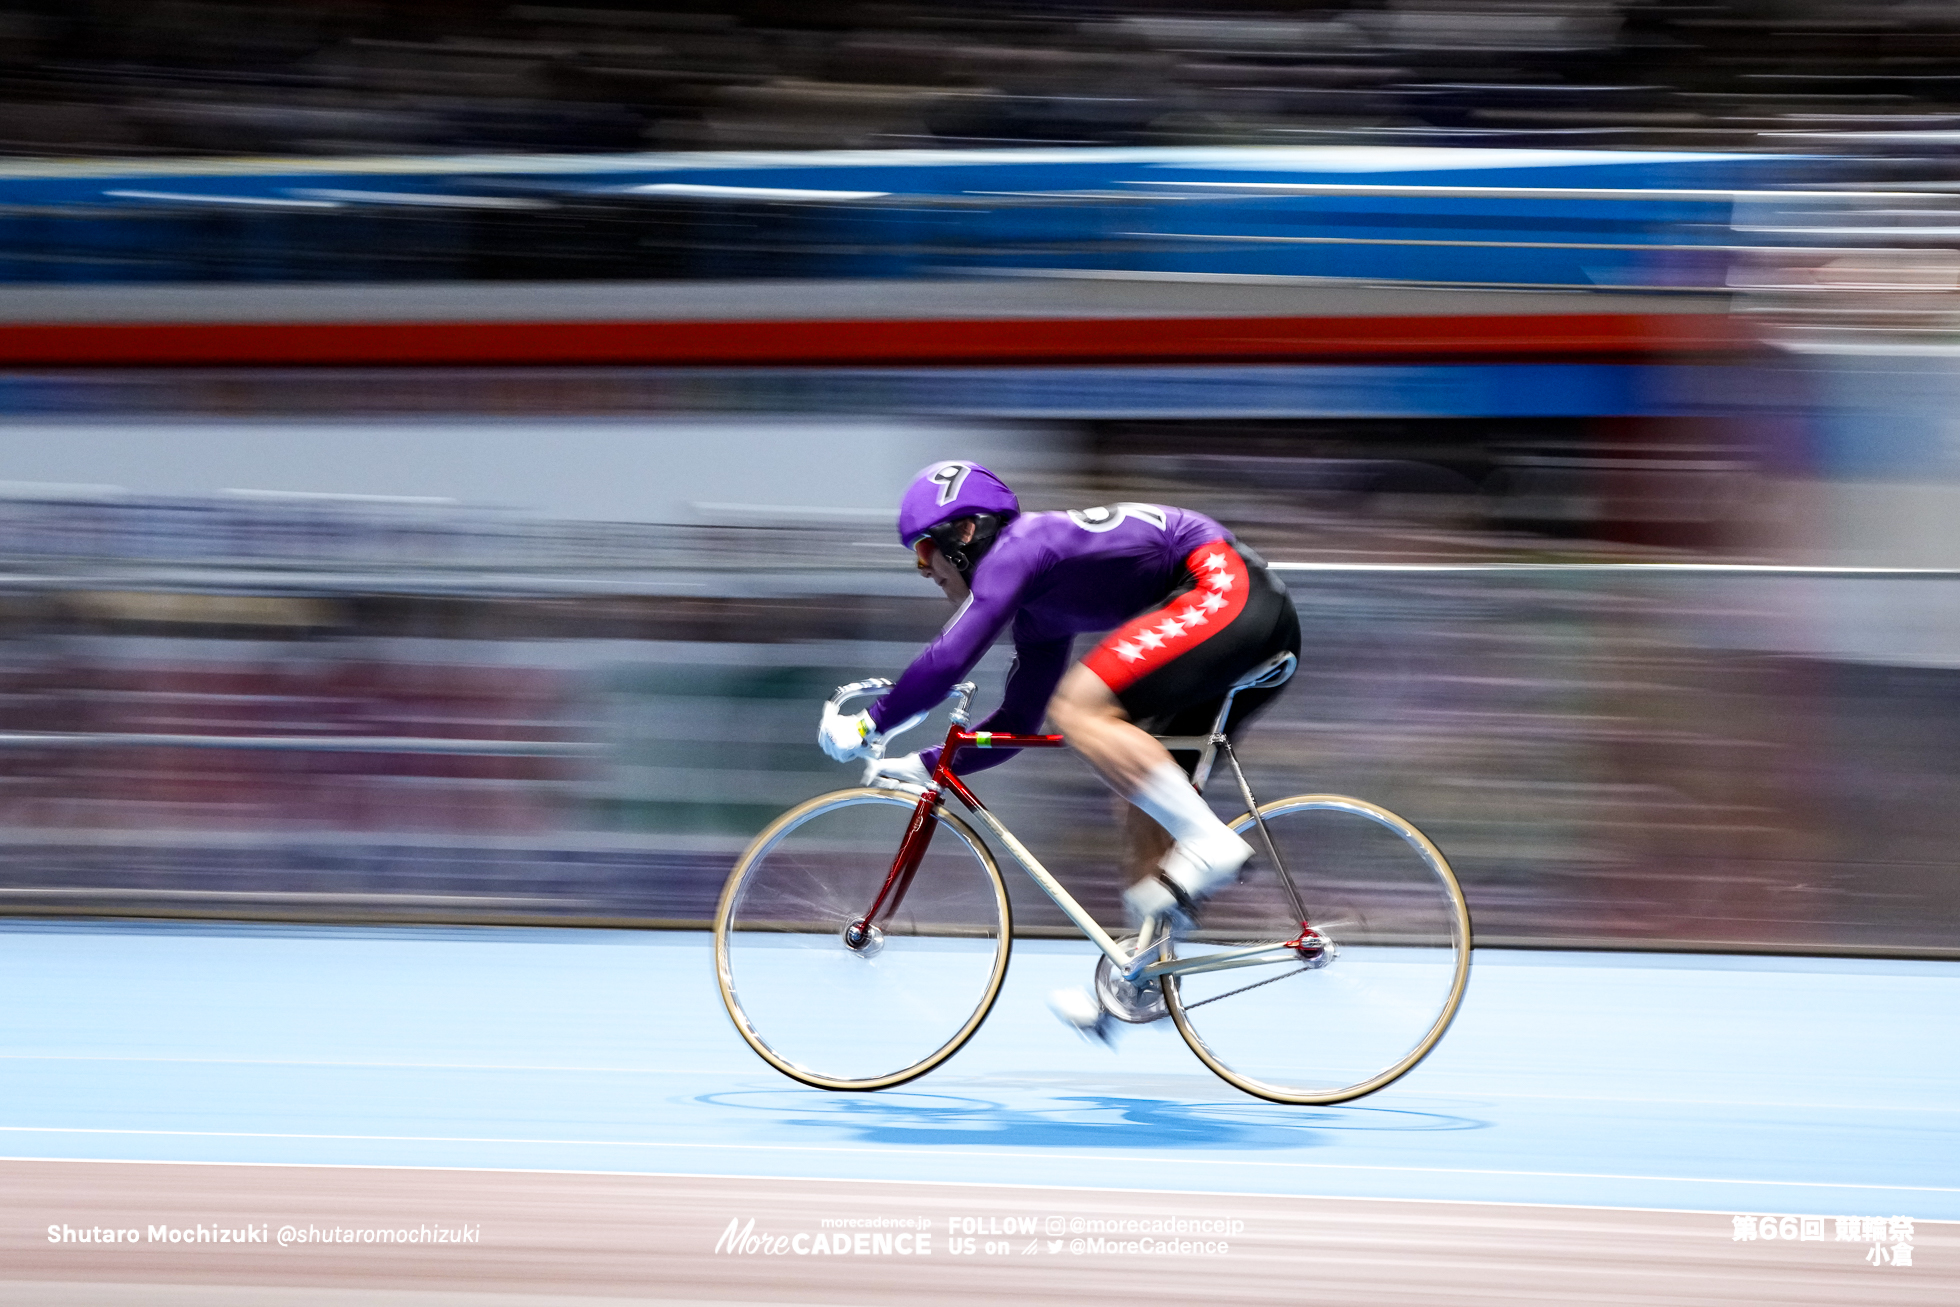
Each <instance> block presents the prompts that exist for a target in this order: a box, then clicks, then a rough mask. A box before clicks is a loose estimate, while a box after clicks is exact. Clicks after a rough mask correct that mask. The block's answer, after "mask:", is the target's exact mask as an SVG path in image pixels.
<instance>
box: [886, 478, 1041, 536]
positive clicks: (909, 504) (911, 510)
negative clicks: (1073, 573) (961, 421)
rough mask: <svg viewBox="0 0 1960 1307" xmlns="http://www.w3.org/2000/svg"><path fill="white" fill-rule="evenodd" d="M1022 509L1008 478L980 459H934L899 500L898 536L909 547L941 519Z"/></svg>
mask: <svg viewBox="0 0 1960 1307" xmlns="http://www.w3.org/2000/svg"><path fill="white" fill-rule="evenodd" d="M1020 511H1021V501H1020V500H1018V499H1016V498H1015V497H1014V492H1013V491H1012V490H1009V489H1008V488H1007V485H1006V483H1005V482H1003V481H1002V480H1001V479H1000V478H999V477H997V476H995V475H994V474H993V473H991V472H989V471H988V470H987V469H986V468H984V467H981V466H980V465H979V464H978V463H969V462H967V461H965V460H964V459H953V460H951V461H950V462H945V463H934V464H933V465H932V466H931V467H929V468H927V469H926V470H925V471H923V472H921V473H919V475H917V476H915V477H913V478H912V484H911V485H909V486H907V487H905V498H903V499H901V500H899V501H898V540H899V543H900V544H902V545H905V546H906V547H907V548H910V547H911V546H913V545H916V544H917V543H919V541H920V540H922V539H924V538H925V536H926V534H927V533H928V532H930V531H931V530H932V529H933V528H934V527H936V526H938V525H939V524H941V523H942V522H950V521H952V520H953V519H954V518H956V517H973V516H976V515H977V514H980V513H992V514H993V515H994V516H995V517H998V518H1001V519H1002V520H1005V519H1007V518H1010V517H1013V516H1014V515H1015V514H1016V513H1019V512H1020Z"/></svg>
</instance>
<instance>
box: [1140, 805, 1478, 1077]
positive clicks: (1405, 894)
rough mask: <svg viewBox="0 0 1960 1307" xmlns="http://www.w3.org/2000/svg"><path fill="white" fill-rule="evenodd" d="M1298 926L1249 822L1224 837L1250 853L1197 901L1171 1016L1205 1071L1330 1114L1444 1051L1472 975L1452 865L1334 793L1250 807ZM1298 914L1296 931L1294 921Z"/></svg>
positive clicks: (1372, 810) (1413, 832)
mask: <svg viewBox="0 0 1960 1307" xmlns="http://www.w3.org/2000/svg"><path fill="white" fill-rule="evenodd" d="M1259 812H1260V815H1261V816H1262V817H1264V818H1265V823H1266V828H1267V830H1268V831H1269V832H1270V833H1271V836H1272V840H1273V843H1274V844H1275V845H1276V846H1277V849H1278V853H1279V859H1280V862H1281V864H1283V865H1284V867H1285V873H1286V875H1287V876H1288V877H1290V879H1291V881H1292V884H1293V887H1294V890H1295V891H1296V894H1297V897H1298V900H1299V903H1300V905H1301V906H1303V907H1304V913H1302V912H1301V911H1299V910H1298V909H1296V906H1295V902H1294V896H1293V895H1289V894H1288V893H1287V891H1286V886H1285V884H1284V883H1283V882H1282V881H1281V879H1280V874H1279V872H1278V870H1277V869H1276V868H1275V865H1274V862H1273V857H1272V852H1271V851H1270V850H1269V849H1268V848H1267V847H1266V843H1265V839H1264V838H1263V837H1262V836H1261V834H1260V832H1259V829H1258V826H1257V824H1256V823H1255V822H1254V820H1253V817H1252V814H1251V813H1246V814H1244V815H1243V816H1241V817H1240V818H1239V819H1238V820H1237V821H1236V822H1234V823H1233V824H1232V829H1233V830H1234V831H1236V832H1238V833H1239V834H1240V835H1241V836H1243V837H1244V838H1245V839H1246V840H1247V841H1248V842H1250V843H1251V845H1252V847H1253V849H1254V854H1253V858H1252V860H1251V861H1250V862H1248V863H1247V864H1246V869H1245V871H1244V872H1243V873H1242V874H1241V876H1240V879H1239V883H1238V884H1236V885H1233V886H1230V887H1228V888H1227V889H1225V890H1224V891H1222V892H1221V893H1219V894H1217V895H1216V896H1214V897H1213V898H1211V899H1210V900H1208V901H1207V902H1206V903H1205V904H1204V907H1203V909H1202V910H1201V912H1200V914H1199V915H1200V918H1201V925H1200V928H1199V929H1198V930H1197V931H1195V932H1193V933H1192V934H1191V935H1190V936H1189V937H1188V938H1186V939H1183V940H1180V941H1179V942H1178V943H1177V944H1176V946H1175V952H1176V957H1177V959H1178V960H1179V961H1181V962H1189V961H1196V960H1202V959H1205V958H1213V959H1216V960H1219V961H1223V960H1224V956H1225V955H1226V954H1229V953H1232V952H1233V951H1235V950H1236V951H1237V952H1238V956H1237V957H1236V958H1234V959H1233V961H1234V962H1235V963H1236V965H1234V966H1232V967H1231V968H1230V969H1219V970H1212V971H1203V972H1195V973H1183V974H1178V975H1172V976H1166V977H1165V978H1164V980H1163V982H1162V983H1163V991H1164V999H1165V1003H1166V1005H1167V1006H1168V1007H1169V1008H1170V1014H1171V1018H1172V1020H1173V1021H1175V1022H1176V1023H1177V1028H1178V1031H1179V1032H1180V1033H1181V1034H1182V1035H1183V1036H1184V1039H1185V1042H1187V1043H1188V1044H1190V1045H1191V1049H1192V1051H1193V1052H1195V1053H1196V1054H1197V1055H1198V1057H1199V1058H1200V1059H1202V1060H1203V1061H1204V1063H1205V1065H1207V1066H1209V1067H1210V1068H1211V1069H1212V1070H1213V1071H1216V1072H1217V1073H1218V1074H1219V1075H1221V1076H1223V1077H1224V1078H1225V1079H1226V1080H1228V1081H1230V1082H1231V1083H1232V1084H1234V1085H1236V1086H1238V1087H1239V1088H1240V1089H1243V1090H1245V1091H1246V1092H1247V1093H1249V1094H1256V1095H1258V1096H1259V1097H1261V1098H1268V1099H1272V1100H1273V1101H1275V1102H1281V1103H1338V1102H1341V1101H1343V1100H1345V1099H1350V1098H1358V1097H1360V1096H1361V1095H1363V1094H1369V1093H1373V1092H1374V1091H1375V1090H1377V1089H1380V1088H1382V1087H1383V1086H1384V1085H1387V1084H1389V1083H1391V1082H1392V1081H1394V1080H1395V1079H1396V1078H1397V1077H1399V1076H1401V1075H1403V1074H1405V1073H1406V1072H1408V1070H1409V1069H1410V1068H1411V1067H1413V1066H1415V1064H1416V1063H1418V1062H1420V1061H1421V1060H1422V1059H1423V1058H1424V1057H1425V1056H1426V1055H1427V1054H1428V1052H1429V1050H1430V1049H1431V1048H1433V1047H1435V1045H1436V1041H1437V1040H1438V1039H1440V1038H1442V1035H1443V1032H1444V1031H1445V1030H1446V1029H1448V1027H1449V1024H1450V1020H1451V1018H1452V1017H1454V1016H1455V1015H1456V1009H1457V1005H1458V1004H1459V1003H1461V1002H1462V1000H1463V989H1464V985H1465V984H1466V983H1467V981H1468V979H1469V975H1470V912H1469V908H1468V907H1467V906H1466V905H1465V903H1464V901H1463V891H1462V889H1460V888H1459V887H1458V885H1457V883H1456V876H1455V875H1454V873H1452V872H1451V871H1450V867H1449V863H1448V862H1446V861H1445V860H1444V858H1443V855H1442V853H1441V852H1440V851H1438V850H1437V848H1436V846H1435V845H1434V844H1432V843H1430V841H1429V839H1428V838H1427V837H1426V836H1424V835H1423V833H1422V832H1421V831H1419V830H1417V829H1416V828H1415V827H1414V826H1412V825H1410V824H1409V823H1408V822H1406V821H1404V820H1403V819H1402V818H1400V817H1398V816H1396V815H1395V814H1394V813H1392V812H1389V811H1388V810H1387V809H1385V808H1379V807H1376V806H1375V805H1374V804H1372V803H1365V802H1363V801H1362V800H1360V799H1350V798H1345V797H1343V796H1340V795H1332V794H1312V795H1300V796H1298V797H1295V798H1290V799H1280V800H1278V801H1276V802H1274V803H1269V804H1267V805H1265V806H1264V807H1262V808H1261V809H1259ZM1303 915H1304V917H1305V920H1304V921H1303V920H1302V919H1301V918H1302V916H1303Z"/></svg>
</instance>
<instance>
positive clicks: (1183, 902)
mask: <svg viewBox="0 0 1960 1307" xmlns="http://www.w3.org/2000/svg"><path fill="white" fill-rule="evenodd" d="M1251 856H1252V846H1251V845H1250V844H1247V843H1246V842H1245V841H1244V840H1242V839H1240V838H1239V837H1238V836H1236V835H1234V834H1232V832H1230V831H1225V832H1223V833H1222V835H1220V836H1214V837H1213V838H1211V839H1208V840H1205V841H1203V842H1202V843H1200V842H1198V841H1190V840H1179V841H1178V842H1177V843H1176V844H1174V845H1172V846H1171V851H1170V852H1169V853H1166V854H1165V855H1164V861H1163V863H1162V864H1161V866H1162V867H1163V870H1161V871H1159V872H1158V873H1157V874H1156V875H1155V876H1152V877H1151V878H1150V879H1148V880H1140V881H1138V882H1137V883H1136V884H1134V885H1132V886H1130V888H1129V889H1127V890H1125V891H1123V907H1124V908H1125V909H1126V910H1127V911H1128V912H1129V914H1130V921H1131V922H1132V923H1133V924H1135V925H1139V926H1141V925H1142V924H1143V923H1144V922H1146V921H1149V920H1150V919H1151V918H1152V917H1162V918H1164V919H1165V920H1167V921H1169V922H1170V923H1171V925H1172V927H1173V928H1174V929H1178V930H1189V929H1191V928H1192V927H1193V926H1194V925H1196V924H1197V922H1196V920H1195V919H1194V917H1193V915H1192V914H1193V912H1194V910H1195V909H1196V908H1197V906H1198V905H1199V904H1200V903H1203V902H1204V901H1205V900H1206V899H1208V898H1210V897H1211V896H1212V895H1214V894H1216V893H1217V892H1218V891H1219V890H1221V889H1224V888H1225V887H1226V886H1227V885H1230V884H1232V883H1233V882H1234V881H1236V880H1237V879H1238V878H1239V868H1240V867H1243V866H1244V865H1245V860H1246V859H1247V858H1250V857H1251Z"/></svg>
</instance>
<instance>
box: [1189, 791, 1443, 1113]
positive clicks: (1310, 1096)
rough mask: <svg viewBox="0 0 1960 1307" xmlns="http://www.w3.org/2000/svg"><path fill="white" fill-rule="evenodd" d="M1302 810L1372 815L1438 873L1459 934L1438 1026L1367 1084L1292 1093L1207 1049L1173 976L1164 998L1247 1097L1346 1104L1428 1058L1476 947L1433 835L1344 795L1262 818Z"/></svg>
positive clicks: (1281, 804) (1299, 800) (1196, 1044)
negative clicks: (1453, 970)
mask: <svg viewBox="0 0 1960 1307" xmlns="http://www.w3.org/2000/svg"><path fill="white" fill-rule="evenodd" d="M1300 811H1335V812H1351V813H1354V814H1356V815H1357V816H1363V817H1368V818H1370V819H1372V820H1374V821H1376V822H1378V823H1380V824H1382V825H1384V826H1386V827H1388V828H1389V829H1390V830H1393V831H1395V832H1396V833H1397V834H1398V835H1400V836H1401V837H1402V839H1403V841H1404V842H1405V843H1407V844H1409V845H1410V848H1411V852H1413V853H1416V854H1418V855H1420V857H1421V858H1422V860H1423V861H1424V862H1425V863H1427V864H1428V866H1429V868H1430V870H1431V871H1433V872H1434V873H1435V874H1436V876H1437V879H1438V880H1439V881H1441V883H1442V885H1443V887H1444V889H1445V890H1447V892H1448V895H1449V900H1450V904H1451V907H1452V918H1453V919H1452V925H1451V928H1452V930H1454V932H1455V934H1456V974H1455V976H1454V978H1453V980H1452V982H1451V984H1450V992H1449V997H1448V998H1447V999H1446V1000H1445V1001H1444V1003H1443V1008H1442V1011H1441V1013H1440V1014H1439V1015H1438V1016H1437V1018H1436V1020H1435V1022H1434V1024H1432V1025H1431V1026H1430V1028H1429V1031H1428V1033H1427V1034H1425V1035H1424V1036H1423V1038H1422V1040H1421V1041H1420V1042H1419V1043H1418V1044H1417V1045H1416V1046H1415V1047H1414V1048H1413V1049H1412V1050H1410V1052H1409V1053H1408V1055H1407V1056H1405V1057H1404V1058H1403V1059H1402V1060H1401V1061H1399V1062H1397V1063H1395V1064H1394V1065H1393V1066H1391V1067H1388V1068H1386V1069H1384V1070H1382V1071H1380V1072H1377V1073H1376V1074H1375V1075H1373V1076H1371V1077H1369V1078H1368V1079H1367V1080H1364V1081H1361V1082H1360V1083H1358V1084H1354V1085H1349V1086H1347V1087H1346V1088H1345V1089H1334V1090H1326V1091H1322V1092H1316V1093H1300V1092H1295V1091H1291V1090H1288V1089H1287V1088H1286V1087H1285V1086H1283V1085H1269V1084H1266V1083H1265V1082H1264V1081H1260V1080H1254V1079H1252V1078H1251V1077H1249V1076H1244V1075H1240V1074H1239V1073H1238V1072H1236V1071H1234V1070H1232V1068H1230V1067H1228V1066H1226V1065H1225V1064H1224V1063H1223V1062H1221V1061H1219V1060H1218V1058H1217V1056H1216V1055H1215V1054H1213V1053H1212V1051H1211V1049H1210V1048H1208V1047H1207V1046H1206V1045H1205V1041H1204V1037H1203V1036H1202V1035H1200V1034H1199V1033H1198V1032H1197V1031H1196V1030H1195V1029H1193V1028H1192V1025H1191V1022H1190V1020H1189V1018H1188V1017H1186V1016H1185V1013H1184V1004H1183V1002H1182V1000H1181V998H1180V997H1179V994H1178V990H1177V983H1176V980H1175V979H1174V978H1169V977H1167V978H1166V980H1167V982H1168V983H1166V984H1165V985H1164V1000H1165V1003H1166V1004H1167V1005H1168V1006H1169V1008H1170V1010H1171V1020H1172V1021H1173V1022H1174V1023H1175V1024H1176V1025H1177V1032H1178V1033H1179V1034H1180V1035H1183V1036H1184V1042H1185V1043H1187V1044H1189V1045H1190V1046H1191V1051H1192V1052H1193V1053H1196V1054H1197V1055H1198V1060H1199V1061H1201V1062H1203V1063H1204V1064H1205V1065H1206V1066H1208V1067H1210V1068H1211V1069H1212V1070H1213V1071H1215V1072H1216V1073H1217V1074H1218V1075H1219V1076H1220V1077H1221V1078H1222V1079H1224V1080H1225V1081H1226V1082H1227V1083H1229V1084H1231V1085H1233V1086H1235V1087H1237V1088H1239V1089H1243V1090H1244V1091H1245V1092H1246V1093H1248V1094H1252V1095H1254V1096H1256V1097H1259V1098H1264V1099H1266V1100H1268V1101H1270V1102H1274V1103H1299V1104H1324V1103H1345V1102H1347V1101H1348V1100H1350V1099H1355V1098H1360V1097H1361V1096H1362V1095H1364V1094H1372V1093H1374V1092H1375V1091H1376V1090H1377V1089H1381V1088H1383V1087H1384V1086H1387V1085H1390V1084H1393V1083H1394V1082H1395V1081H1397V1080H1399V1079H1401V1078H1402V1077H1403V1076H1405V1075H1407V1074H1408V1073H1409V1071H1410V1070H1411V1069H1412V1068H1414V1066H1415V1065H1416V1063H1418V1062H1420V1061H1422V1059H1423V1058H1425V1057H1427V1056H1429V1050H1430V1049H1432V1048H1434V1047H1436V1041H1437V1040H1439V1039H1441V1038H1442V1037H1443V1032H1444V1031H1446V1030H1448V1029H1449V1028H1450V1022H1451V1021H1453V1020H1455V1018H1456V1010H1457V1008H1458V1007H1459V1006H1460V1005H1461V1004H1462V1002H1463V991H1464V987H1465V986H1466V985H1468V984H1469V981H1470V950H1471V947H1472V937H1471V934H1470V905H1469V904H1468V903H1466V902H1465V901H1464V898H1463V887H1462V886H1460V885H1458V884H1457V882H1456V873H1455V872H1454V871H1452V870H1451V869H1450V864H1449V861H1448V859H1446V858H1444V857H1443V853H1442V850H1440V849H1438V848H1437V847H1436V845H1435V844H1434V843H1432V842H1431V841H1430V839H1429V837H1428V836H1427V835H1424V834H1423V833H1422V832H1421V831H1419V830H1417V829H1416V828H1415V826H1414V825H1412V824H1411V823H1409V822H1408V821H1406V820H1404V819H1403V818H1401V817H1398V816H1396V815H1395V814H1394V813H1392V812H1390V811H1389V810H1388V809H1386V808H1383V807H1380V806H1378V805H1376V804H1373V803H1369V802H1367V801H1366V800H1365V799H1354V798H1349V797H1348V796H1347V795H1344V794H1296V795H1294V796H1293V797H1291V798H1287V799H1275V800H1274V801H1273V802H1271V803H1266V804H1261V805H1260V807H1259V815H1260V816H1262V817H1264V818H1265V819H1266V820H1267V821H1269V822H1270V821H1272V820H1274V819H1275V818H1277V817H1281V816H1284V815H1285V814H1287V813H1289V812H1300ZM1231 826H1232V829H1233V830H1234V831H1238V832H1240V833H1244V832H1246V831H1249V830H1251V829H1252V828H1253V820H1252V814H1251V813H1250V812H1244V813H1240V814H1239V816H1238V817H1237V819H1235V820H1234V821H1233V822H1232V823H1231ZM1247 838H1248V839H1251V840H1253V848H1255V849H1258V848H1259V847H1260V846H1259V844H1258V842H1257V837H1256V836H1251V835H1248V836H1247ZM1254 856H1255V857H1257V856H1259V855H1258V854H1255V855H1254ZM1335 965H1337V966H1338V965H1339V963H1338V962H1336V963H1335Z"/></svg>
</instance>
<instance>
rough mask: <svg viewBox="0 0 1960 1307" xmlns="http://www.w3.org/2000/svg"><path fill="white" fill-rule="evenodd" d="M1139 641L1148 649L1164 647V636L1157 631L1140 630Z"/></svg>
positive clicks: (1138, 633)
mask: <svg viewBox="0 0 1960 1307" xmlns="http://www.w3.org/2000/svg"><path fill="white" fill-rule="evenodd" d="M1137 643H1138V644H1140V645H1142V646H1143V647H1144V648H1146V649H1161V648H1163V647H1164V637H1163V636H1161V635H1158V634H1157V633H1156V632H1155V631H1138V632H1137Z"/></svg>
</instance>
